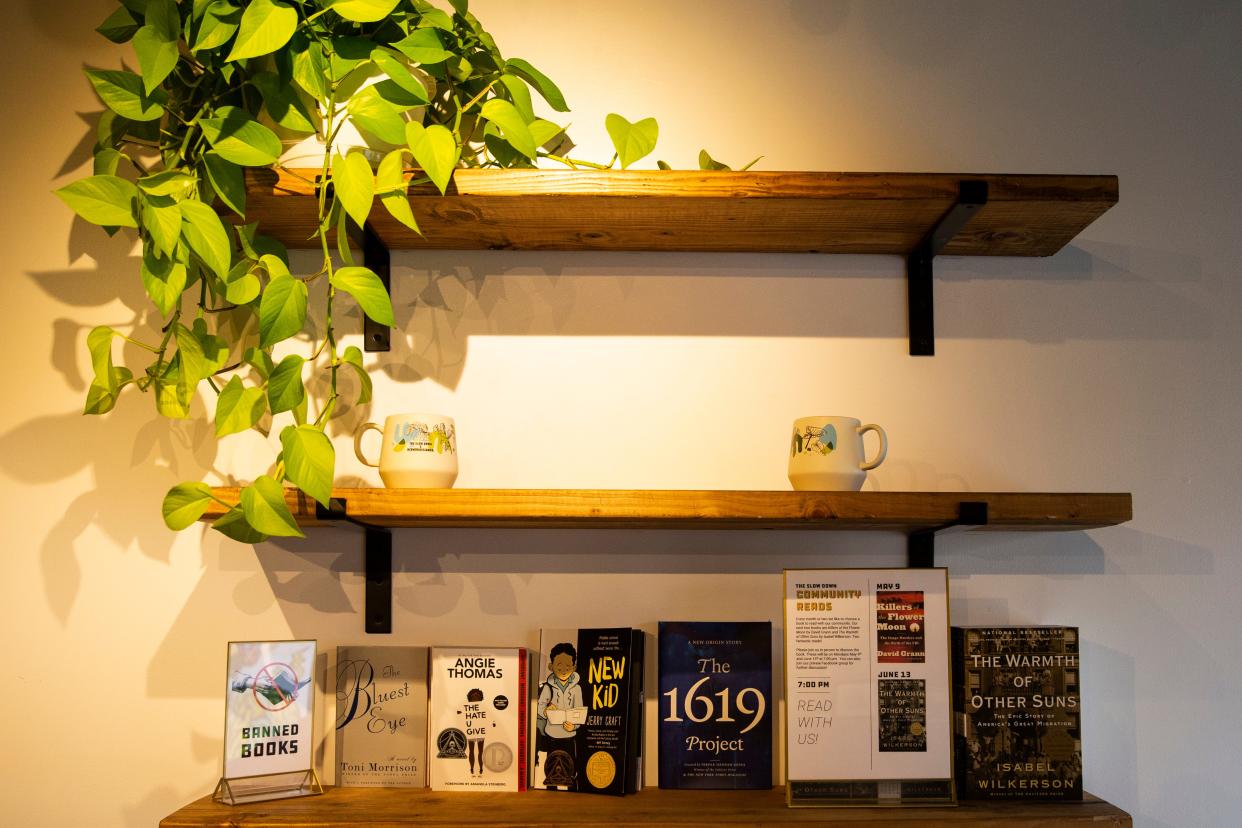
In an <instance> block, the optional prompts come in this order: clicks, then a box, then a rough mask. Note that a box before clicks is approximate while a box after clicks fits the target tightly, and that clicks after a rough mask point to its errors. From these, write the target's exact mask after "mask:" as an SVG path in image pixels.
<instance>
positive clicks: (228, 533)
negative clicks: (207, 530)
mask: <svg viewBox="0 0 1242 828" xmlns="http://www.w3.org/2000/svg"><path fill="white" fill-rule="evenodd" d="M211 528H212V529H215V530H216V531H217V532H219V533H220V534H222V535H224V536H225V537H228V538H232V539H233V540H235V541H237V542H238V543H261V542H263V541H265V540H267V535H265V534H263V533H262V532H260V531H258V530H256V529H255V528H254V527H253V526H251V525H250V524H249V523H248V522H246V513H245V512H243V511H242V510H241V508H240V507H234V508H232V509H229V510H228V511H227V512H225V513H224V514H223V515H221V516H220V518H218V519H217V520H216V522H215V523H213V524H211Z"/></svg>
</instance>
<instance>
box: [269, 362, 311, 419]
mask: <svg viewBox="0 0 1242 828" xmlns="http://www.w3.org/2000/svg"><path fill="white" fill-rule="evenodd" d="M304 362H306V360H304V359H302V357H300V356H298V355H297V354H290V355H289V356H287V357H285V358H284V359H282V360H281V361H280V364H279V365H277V366H276V367H275V368H274V369H272V376H271V378H269V379H268V381H267V401H268V404H269V405H270V406H271V409H272V413H273V414H279V413H280V412H282V411H292V410H293V409H294V408H296V407H297V406H299V405H301V404H302V401H303V400H305V399H306V386H304V385H303V384H302V364H303V363H304Z"/></svg>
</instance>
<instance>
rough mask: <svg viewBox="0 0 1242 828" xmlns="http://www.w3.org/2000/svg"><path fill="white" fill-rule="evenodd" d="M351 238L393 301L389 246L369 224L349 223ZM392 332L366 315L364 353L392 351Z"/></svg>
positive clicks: (363, 321)
mask: <svg viewBox="0 0 1242 828" xmlns="http://www.w3.org/2000/svg"><path fill="white" fill-rule="evenodd" d="M349 237H350V238H351V239H353V241H354V244H356V245H358V247H360V248H361V249H362V264H363V266H364V267H367V268H369V269H370V270H371V271H373V272H374V273H375V275H376V276H378V277H379V278H380V281H381V282H383V283H384V290H385V291H386V292H387V293H388V298H389V299H390V300H391V299H392V277H391V272H392V270H391V268H392V254H391V253H390V252H389V250H388V245H386V244H384V240H383V239H381V238H380V237H379V233H376V232H375V228H374V227H372V226H371V223H370V222H367V223H366V224H365V225H363V226H362V227H359V226H358V225H356V224H354V223H353V222H352V221H350V222H349ZM391 337H392V330H391V329H390V328H389V327H388V326H387V325H381V324H380V323H379V322H376V321H375V320H374V319H372V318H371V317H369V316H367V315H366V314H363V315H362V349H363V350H364V351H372V352H374V351H390V350H392V339H391Z"/></svg>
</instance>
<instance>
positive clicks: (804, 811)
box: [160, 788, 1132, 828]
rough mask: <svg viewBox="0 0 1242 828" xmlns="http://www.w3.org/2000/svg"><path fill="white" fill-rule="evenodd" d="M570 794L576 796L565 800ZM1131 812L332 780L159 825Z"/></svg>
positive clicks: (1026, 824)
mask: <svg viewBox="0 0 1242 828" xmlns="http://www.w3.org/2000/svg"><path fill="white" fill-rule="evenodd" d="M566 800H572V801H569V802H566ZM1131 824H1132V822H1131V819H1130V815H1129V814H1127V813H1126V812H1125V811H1123V810H1121V809H1120V808H1118V807H1116V806H1115V805H1111V804H1109V803H1108V802H1105V801H1103V800H1101V799H1096V798H1095V797H1091V796H1088V800H1087V801H1085V802H1066V803H1057V802H1036V803H1024V802H1012V803H1010V802H1002V803H985V802H963V803H962V804H961V805H960V806H958V807H956V808H951V807H950V808H944V807H940V808H932V807H927V808H922V807H912V808H852V809H851V808H833V809H824V808H787V807H785V792H784V789H782V788H774V789H772V790H770V791H691V790H686V791H668V790H659V789H655V788H652V789H648V790H645V791H642V792H641V793H638V794H634V795H632V796H625V797H613V796H587V795H575V794H567V793H559V792H548V791H528V792H526V793H509V794H505V793H436V792H432V791H428V790H410V789H400V788H328V789H327V790H326V792H325V793H324V795H323V796H313V797H306V798H303V799H286V800H281V801H277V802H265V803H259V804H254V805H239V806H232V807H230V806H228V805H220V804H216V803H214V802H212V801H211V798H210V797H204V798H202V799H200V800H198V801H196V802H192V803H190V804H189V805H187V806H186V807H184V808H182V809H181V810H179V811H177V812H176V813H175V814H172V815H170V816H168V817H165V818H164V820H163V821H161V822H160V826H161V828H208V826H218V828H235V826H246V828H294V826H305V827H306V828H309V827H310V826H314V828H347V826H349V827H351V828H353V827H356V826H367V827H368V828H381V826H383V828H396V827H397V826H414V825H480V826H484V825H485V826H495V825H506V826H525V825H531V826H534V825H552V826H565V825H616V826H644V828H646V826H662V825H670V826H671V825H677V826H700V827H701V828H713V827H714V826H719V825H751V826H767V825H829V826H831V825H842V826H845V825H909V826H930V827H931V828H946V826H969V828H1002V826H1004V828H1054V826H1079V825H1081V826H1096V827H1097V828H1104V827H1105V826H1116V827H1117V828H1127V827H1128V826H1130V825H1131Z"/></svg>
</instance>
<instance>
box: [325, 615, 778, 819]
mask: <svg viewBox="0 0 1242 828" xmlns="http://www.w3.org/2000/svg"><path fill="white" fill-rule="evenodd" d="M771 641H772V625H771V624H770V623H767V622H724V623H698V622H687V623H673V622H663V623H661V624H660V628H659V642H658V647H659V654H660V658H659V686H660V689H661V697H662V710H663V708H665V707H667V709H668V711H669V714H668V715H665V716H662V718H661V722H660V739H661V749H660V757H661V762H660V785H661V787H673V788H679V787H686V788H747V787H756V788H757V787H770V786H771V778H772V724H771V719H772V715H771V700H772V643H771ZM644 650H645V635H644V633H643V632H642V631H641V630H635V629H629V628H624V627H623V628H608V629H559V630H550V629H545V630H543V631H542V632H541V634H540V648H539V650H538V651H537V652H533V651H528V650H525V649H522V648H464V647H431V648H426V647H369V646H358V647H340V648H338V650H337V668H336V676H337V687H336V704H337V710H336V755H337V782H338V784H340V785H343V786H397V785H403V786H424V785H429V786H430V787H431V788H432V789H433V790H443V791H468V790H490V791H520V790H526V789H527V788H539V789H546V790H560V791H579V792H587V793H599V794H613V795H622V794H626V793H633V792H635V791H638V790H640V789H641V788H642V784H643V755H642V747H643V707H644V692H643V687H644V672H645V670H644V667H645V665H644Z"/></svg>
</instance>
